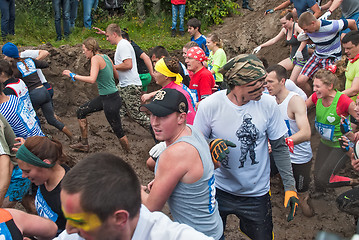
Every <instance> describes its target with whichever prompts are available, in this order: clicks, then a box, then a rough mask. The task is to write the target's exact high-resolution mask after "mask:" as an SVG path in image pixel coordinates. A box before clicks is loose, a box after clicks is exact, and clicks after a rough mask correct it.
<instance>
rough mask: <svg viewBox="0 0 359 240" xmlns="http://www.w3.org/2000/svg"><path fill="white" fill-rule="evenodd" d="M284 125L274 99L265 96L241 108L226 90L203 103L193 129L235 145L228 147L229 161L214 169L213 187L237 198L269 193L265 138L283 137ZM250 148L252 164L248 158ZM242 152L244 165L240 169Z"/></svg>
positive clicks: (266, 143)
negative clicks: (231, 99) (232, 100)
mask: <svg viewBox="0 0 359 240" xmlns="http://www.w3.org/2000/svg"><path fill="white" fill-rule="evenodd" d="M244 119H245V121H244ZM283 122H284V119H283V117H282V115H281V113H280V110H279V107H278V105H277V103H276V101H275V99H274V98H273V97H272V96H269V95H267V94H263V95H262V97H261V99H260V100H259V101H250V102H248V103H247V104H245V105H243V106H238V105H236V104H234V103H233V102H231V101H230V100H229V99H228V97H227V95H226V90H222V91H219V92H216V93H214V94H212V95H211V96H209V97H207V98H206V99H204V100H202V101H201V103H200V104H199V107H198V111H197V114H196V117H195V120H194V124H193V126H194V127H195V128H197V129H198V130H200V131H201V132H202V133H203V134H204V136H205V137H206V138H222V139H227V140H229V141H231V142H233V143H235V144H236V145H237V147H235V148H229V150H230V153H229V154H228V162H226V161H223V162H222V164H221V167H220V168H218V169H216V170H215V179H216V181H215V184H216V187H218V188H219V189H221V190H223V191H225V192H228V193H230V194H233V195H236V196H247V197H259V196H263V195H264V194H266V193H268V191H269V187H270V183H269V175H270V161H269V154H268V138H269V139H271V140H277V139H279V138H281V137H282V136H283V135H284V134H286V132H287V128H286V127H285V124H283ZM253 149H254V153H255V159H254V160H255V163H253V160H252V159H251V155H252V157H253V151H252V150H253ZM242 153H243V156H244V157H245V162H244V166H243V167H240V165H241V161H240V160H241V157H242Z"/></svg>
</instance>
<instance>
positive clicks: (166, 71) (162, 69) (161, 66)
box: [155, 58, 183, 85]
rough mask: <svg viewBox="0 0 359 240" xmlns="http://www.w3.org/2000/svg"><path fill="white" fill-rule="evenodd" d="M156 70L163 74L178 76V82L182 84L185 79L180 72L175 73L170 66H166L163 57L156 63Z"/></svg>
mask: <svg viewBox="0 0 359 240" xmlns="http://www.w3.org/2000/svg"><path fill="white" fill-rule="evenodd" d="M155 70H156V71H157V72H159V73H161V74H163V75H165V76H166V77H176V81H175V83H176V84H178V85H179V84H180V83H181V82H182V80H183V78H182V76H181V74H179V73H174V72H171V71H170V70H169V69H168V67H167V66H166V63H165V60H164V59H163V58H161V59H160V60H159V61H158V62H157V63H156V65H155Z"/></svg>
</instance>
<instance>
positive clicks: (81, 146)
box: [69, 142, 90, 152]
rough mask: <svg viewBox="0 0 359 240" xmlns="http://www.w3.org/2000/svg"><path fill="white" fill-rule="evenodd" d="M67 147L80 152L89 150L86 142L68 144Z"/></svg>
mask: <svg viewBox="0 0 359 240" xmlns="http://www.w3.org/2000/svg"><path fill="white" fill-rule="evenodd" d="M69 147H70V148H72V149H73V150H76V151H80V152H89V151H90V146H89V145H88V144H83V143H82V142H78V143H75V144H71V145H69Z"/></svg>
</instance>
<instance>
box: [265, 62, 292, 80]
mask: <svg viewBox="0 0 359 240" xmlns="http://www.w3.org/2000/svg"><path fill="white" fill-rule="evenodd" d="M271 72H275V74H276V75H277V79H278V81H281V80H282V79H283V78H284V79H287V78H288V76H287V70H286V69H285V68H284V67H283V66H281V65H279V64H276V65H272V66H270V67H268V68H267V73H271Z"/></svg>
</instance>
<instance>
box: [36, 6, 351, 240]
mask: <svg viewBox="0 0 359 240" xmlns="http://www.w3.org/2000/svg"><path fill="white" fill-rule="evenodd" d="M252 2H253V4H252V6H253V7H254V8H255V10H256V11H254V12H249V11H243V14H242V15H241V16H233V17H229V18H227V19H225V21H224V23H223V24H222V25H219V26H215V27H213V28H212V29H211V31H212V32H217V33H219V35H220V36H221V37H222V38H223V40H224V45H225V50H226V52H227V57H228V58H230V57H233V56H235V55H237V54H239V53H250V52H251V51H252V50H253V48H255V47H256V46H257V45H259V44H260V43H263V42H264V41H266V40H268V39H270V38H271V37H273V36H275V34H277V33H278V32H279V30H280V24H279V20H278V19H279V18H278V16H279V13H274V14H272V15H269V16H263V12H264V11H265V10H266V9H269V8H273V7H274V6H276V5H277V4H278V1H276V0H256V1H252ZM208 33H209V32H206V33H205V34H208ZM37 48H40V49H45V50H48V51H49V52H50V56H49V57H48V58H47V59H46V61H48V62H49V64H50V67H49V68H48V69H45V70H44V74H45V75H46V77H47V79H48V81H49V82H50V84H51V85H52V86H53V88H54V90H55V95H54V99H53V100H54V107H55V112H56V114H57V115H59V116H60V117H61V119H62V121H63V122H64V123H65V124H66V125H67V126H68V128H69V129H71V130H72V131H73V133H74V134H75V135H77V136H78V135H79V134H80V132H79V127H78V123H77V119H76V109H77V107H78V106H80V105H81V104H83V103H85V102H86V101H87V100H89V99H91V98H93V97H95V96H97V95H98V92H97V87H96V85H95V84H93V85H91V84H87V83H82V82H79V81H76V82H73V81H71V80H70V78H68V77H63V76H62V75H61V72H62V71H63V70H64V69H70V70H71V71H73V72H75V73H77V74H86V75H87V74H89V67H90V63H89V61H88V60H87V59H86V58H85V56H84V55H83V54H82V50H81V45H80V44H79V45H76V46H68V45H64V46H61V47H59V48H53V47H52V46H51V45H50V44H47V45H41V46H38V47H37ZM103 53H107V54H109V55H110V57H113V54H114V52H113V51H109V50H104V51H103ZM288 55H289V49H288V48H286V47H285V45H284V41H282V42H280V43H277V44H276V45H274V46H271V47H267V48H264V49H262V50H261V51H260V53H259V56H260V57H265V58H266V59H267V61H268V63H269V64H275V63H278V62H279V61H281V60H282V59H284V58H286V57H287V56H288ZM154 88H156V86H155V85H154V84H151V85H150V89H154ZM40 115H41V114H40ZM308 115H309V118H310V119H311V122H312V121H313V118H314V111H311V112H309V114H308ZM41 120H42V128H43V130H44V132H45V133H47V134H50V135H52V136H54V137H56V138H57V139H59V140H60V141H61V142H62V143H63V145H64V150H65V152H66V154H67V155H68V156H69V159H70V162H72V163H76V162H78V161H81V160H82V159H83V158H84V157H86V155H87V154H84V153H79V152H74V151H72V150H71V149H69V148H68V145H69V142H68V140H67V139H66V136H65V135H63V134H62V133H60V132H58V131H57V129H55V128H54V127H52V126H49V125H48V124H47V123H45V121H44V119H43V118H41ZM88 121H89V144H90V153H95V152H110V153H113V154H116V155H118V156H121V157H122V158H124V159H125V160H126V161H127V162H128V163H130V164H131V165H132V167H133V168H134V169H135V171H136V172H137V174H138V176H139V177H140V179H141V182H142V184H147V183H148V182H149V181H151V180H152V178H153V173H152V172H150V171H149V170H147V168H146V159H147V158H148V150H149V149H150V148H151V147H152V146H153V145H154V141H153V139H152V137H151V135H150V134H149V133H148V132H147V131H146V130H145V129H143V128H142V127H141V126H140V125H138V124H137V123H135V122H133V121H131V120H130V119H128V118H127V117H125V118H124V119H123V127H124V129H125V133H126V135H127V136H128V138H129V142H130V144H131V148H132V153H131V154H127V155H126V154H124V152H123V151H122V149H121V147H120V144H119V142H118V140H117V138H116V136H115V135H114V133H113V132H112V129H111V127H110V126H109V124H108V123H107V120H106V118H105V116H104V114H103V112H99V113H94V114H92V115H91V116H89V117H88ZM317 144H318V136H317V135H315V134H313V137H312V148H313V150H314V152H315V149H316V146H317ZM314 156H315V154H314ZM344 171H345V173H346V174H347V175H348V174H349V175H352V176H355V173H354V171H353V170H351V169H350V166H349V164H348V166H347V168H346V170H344ZM94 177H95V176H94ZM311 189H312V188H311ZM348 189H349V188H338V189H330V190H328V192H327V193H325V194H322V195H317V194H315V193H314V194H313V196H314V197H313V200H312V202H313V205H314V208H315V212H316V214H315V216H314V217H312V218H306V217H304V216H303V215H302V213H301V210H298V213H297V216H296V217H295V218H294V220H293V221H292V222H289V223H288V222H287V221H286V214H287V212H288V210H287V209H285V208H284V207H283V200H284V192H283V186H282V184H281V180H280V178H279V177H275V178H273V179H272V182H271V192H272V204H273V222H274V236H275V239H293V240H294V239H314V238H315V235H316V233H317V232H318V231H321V230H324V231H329V232H333V233H336V234H338V235H340V236H342V237H347V238H349V237H351V236H352V235H353V233H354V231H355V224H354V218H353V217H352V216H349V215H347V214H345V213H342V212H339V211H338V210H337V207H336V205H335V198H336V196H337V195H339V194H340V193H342V192H344V191H345V190H348ZM165 212H166V213H169V212H168V210H167V208H166V210H165ZM238 226H239V222H238V219H237V218H236V217H235V216H230V217H229V219H228V221H227V230H226V232H225V235H226V239H229V240H232V239H233V240H238V239H248V238H246V237H245V236H244V235H243V234H242V233H241V232H240V231H239V230H238Z"/></svg>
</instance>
